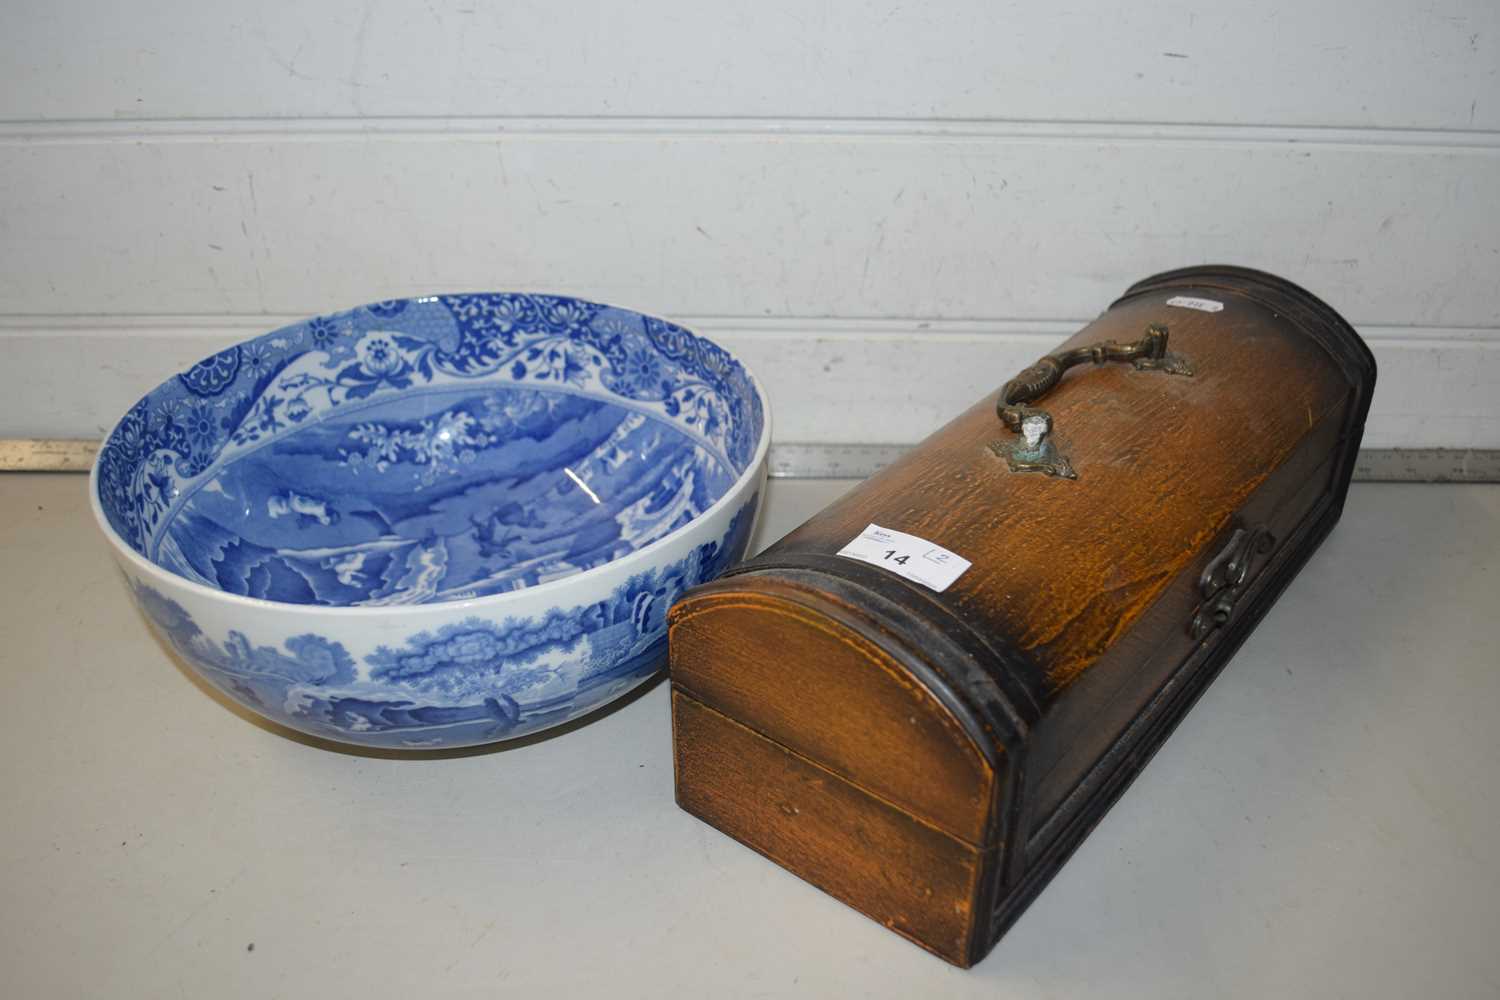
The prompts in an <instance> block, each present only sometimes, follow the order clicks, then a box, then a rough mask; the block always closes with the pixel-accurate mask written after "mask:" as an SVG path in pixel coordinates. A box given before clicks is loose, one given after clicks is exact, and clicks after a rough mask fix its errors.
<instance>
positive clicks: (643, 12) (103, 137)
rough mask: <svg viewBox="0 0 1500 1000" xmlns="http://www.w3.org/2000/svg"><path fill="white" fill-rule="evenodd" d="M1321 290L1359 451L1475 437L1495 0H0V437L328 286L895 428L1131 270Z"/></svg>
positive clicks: (865, 436)
mask: <svg viewBox="0 0 1500 1000" xmlns="http://www.w3.org/2000/svg"><path fill="white" fill-rule="evenodd" d="M1208 261H1215V262H1230V263H1241V264H1246V265H1250V266H1254V267H1260V268H1264V269H1267V270H1270V271H1274V272H1276V273H1279V274H1282V275H1285V276H1287V277H1289V278H1292V279H1293V280H1295V281H1297V282H1298V283H1300V284H1303V285H1305V286H1307V287H1309V288H1310V289H1312V290H1313V291H1315V292H1316V293H1318V294H1320V295H1322V296H1323V297H1325V298H1326V299H1327V300H1328V301H1329V302H1331V303H1332V304H1333V305H1334V306H1335V307H1336V308H1338V309H1339V310H1340V311H1341V312H1343V313H1344V315H1345V316H1347V317H1348V318H1349V319H1350V320H1351V321H1352V322H1353V323H1354V324H1355V325H1356V326H1357V327H1358V328H1359V329H1360V330H1361V332H1362V333H1363V334H1364V335H1365V337H1366V338H1367V339H1368V340H1369V341H1370V342H1371V345H1372V347H1373V348H1374V350H1375V353H1376V355H1377V356H1378V358H1379V361H1380V364H1381V375H1380V385H1379V390H1378V391H1377V393H1376V396H1375V405H1374V412H1373V413H1372V415H1371V422H1370V426H1369V428H1368V433H1367V439H1366V440H1367V444H1368V445H1371V446H1380V447H1395V446H1417V445H1433V446H1448V447H1500V388H1497V387H1500V3H1496V2H1495V0H1425V2H1423V3H1420V4H1413V3H1408V2H1405V0H1368V2H1361V0H1322V2H1317V0H1313V2H1302V3H1293V2H1288V0H1220V2H1217V3H1208V4H1203V3H1188V2H1179V0H1164V2H1153V3H1148V4H1121V3H1118V2H1116V0H1074V2H1071V3H1068V4H1057V3H1032V4H1025V3H1019V2H1011V3H1005V2H995V0H945V2H929V3H910V2H903V0H882V2H864V0H840V2H809V0H758V2H755V3H739V4H729V3H723V2H709V0H643V2H639V3H634V4H622V3H606V2H603V0H593V2H565V0H552V2H548V0H527V2H507V3H494V2H486V0H427V2H423V0H416V2H405V3H398V2H393V0H364V2H352V0H351V2H346V0H299V2H296V3H283V2H262V3H243V2H235V3H230V2H227V0H155V2H153V3H150V4H145V3H136V4H120V3H113V2H108V0H7V2H6V3H4V4H3V5H0V343H3V350H4V355H3V357H4V363H3V365H0V437H17V436H91V435H95V434H98V433H101V432H102V431H103V430H105V429H107V427H108V425H109V424H111V423H112V422H113V420H114V418H115V417H116V416H117V415H118V414H119V413H121V412H123V410H124V409H125V408H126V407H127V406H128V405H129V404H130V403H131V402H132V401H133V400H134V399H135V398H137V397H138V396H139V395H141V394H142V393H143V392H145V391H146V390H147V389H149V388H150V387H151V386H153V385H154V384H155V383H156V382H157V381H159V380H160V379H161V378H162V377H164V376H165V375H166V374H167V373H169V372H170V371H173V370H176V369H178V368H181V367H184V366H186V365H188V364H190V363H191V362H192V361H194V360H196V359H197V358H199V357H201V356H202V355H204V354H206V353H209V352H210V351H213V350H215V349H217V348H219V347H220V346H223V345H225V344H227V343H229V342H232V341H234V340H235V339H238V338H241V337H243V336H247V335H250V334H252V333H254V332H257V331H259V330H264V329H270V328H271V327H273V326H276V325H279V324H280V323H282V322H289V321H291V320H293V319H296V318H300V317H302V316H304V315H309V314H313V313H318V312H324V311H328V310H332V309H335V308H343V307H347V306H351V305H355V304H358V303H361V302H365V301H369V300H374V299H382V298H389V297H393V296H399V295H406V294H415V293H430V292H436V291H453V290H477V289H492V288H493V289H521V290H534V291H556V292H565V293H570V294H577V295H582V296H585V297H590V298H595V299H600V300H603V301H607V302H614V303H617V304H621V305H628V306H633V307H635V308H639V309H642V310H644V311H648V312H653V313H657V314H660V315H665V316H669V317H671V318H673V319H676V320H678V321H680V322H684V323H687V324H688V325H690V326H693V327H695V328H697V329H699V330H701V331H703V332H706V333H708V334H709V335H711V336H713V337H715V338H716V339H719V340H720V341H721V342H723V343H725V344H726V345H727V346H729V347H731V349H733V350H735V351H737V352H738V353H740V354H741V355H742V356H743V357H744V358H745V359H746V360H747V361H748V362H749V363H750V364H751V365H752V367H754V368H755V370H756V371H757V373H758V374H759V375H760V376H761V377H762V379H763V380H764V381H765V382H766V383H767V385H768V387H769V390H770V392H771V394H772V399H773V405H774V408H775V412H776V418H777V437H778V438H779V439H780V440H783V441H795V440H801V441H892V442H905V441H914V440H916V439H918V438H920V437H922V436H923V435H924V434H925V433H926V432H927V431H928V430H930V429H932V428H933V427H934V426H936V425H937V424H938V423H940V422H941V421H942V420H943V419H945V418H947V417H948V416H950V415H952V414H953V413H955V412H957V411H958V410H960V409H962V408H963V407H964V406H966V405H967V404H968V403H969V402H971V401H972V400H974V399H976V398H978V397H979V396H980V395H982V394H984V393H985V392H987V391H989V390H990V389H991V388H993V387H994V386H995V385H996V384H998V383H1000V382H1003V381H1004V380H1005V379H1007V378H1009V377H1010V376H1011V375H1012V374H1014V372H1015V370H1017V369H1018V368H1020V367H1021V366H1023V365H1024V364H1026V363H1027V362H1029V361H1031V360H1032V359H1033V358H1034V357H1036V356H1037V355H1039V354H1041V353H1044V352H1045V351H1046V350H1047V349H1048V348H1050V347H1051V346H1052V345H1053V344H1054V343H1056V342H1057V341H1058V340H1060V339H1061V338H1062V337H1063V336H1065V335H1067V334H1069V333H1071V332H1072V330H1074V329H1076V327H1077V326H1079V325H1080V324H1081V323H1082V322H1083V321H1085V320H1086V319H1087V318H1089V317H1091V316H1093V315H1094V314H1096V313H1097V312H1098V311H1099V310H1101V309H1102V308H1104V307H1105V306H1106V305H1107V304H1108V303H1109V302H1110V301H1111V300H1112V299H1113V298H1114V297H1115V296H1116V295H1118V294H1119V293H1120V292H1121V291H1123V290H1124V288H1125V287H1126V285H1128V284H1129V283H1130V282H1132V281H1134V280H1136V279H1138V278H1141V277H1144V276H1146V275H1148V274H1150V273H1152V272H1154V271H1157V270H1161V269H1164V268H1169V267H1177V266H1182V265H1186V264H1193V263H1200V262H1208Z"/></svg>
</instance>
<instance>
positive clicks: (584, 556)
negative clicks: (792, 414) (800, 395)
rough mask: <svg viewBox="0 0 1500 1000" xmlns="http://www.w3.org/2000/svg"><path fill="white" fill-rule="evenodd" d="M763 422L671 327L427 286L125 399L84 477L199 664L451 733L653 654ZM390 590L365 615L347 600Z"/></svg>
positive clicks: (580, 306)
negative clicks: (403, 612) (401, 613)
mask: <svg viewBox="0 0 1500 1000" xmlns="http://www.w3.org/2000/svg"><path fill="white" fill-rule="evenodd" d="M766 436H767V433H766V414H765V413H764V411H763V409H762V403H761V397H760V395H759V392H758V390H757V388H756V387H755V384H754V382H753V380H752V379H751V378H750V376H749V375H748V373H747V372H746V371H745V370H744V368H743V367H742V366H741V365H740V364H739V363H738V362H737V361H735V360H734V358H733V357H731V356H730V355H729V354H728V353H727V352H725V351H724V350H723V349H721V348H719V347H718V346H717V345H715V344H713V343H711V342H710V341H708V340H705V339H703V338H700V337H697V336H695V335H694V334H692V333H690V332H688V331H687V330H684V329H683V328H681V327H678V326H676V325H673V324H671V323H668V322H665V321H662V320H658V319H653V318H651V317H647V316H643V315H640V314H637V313H634V312H630V311H628V310H623V309H617V308H613V307H608V306H603V305H598V304H595V303H590V302H584V301H581V300H577V299H570V298H561V297H555V296H545V295H524V294H474V295H452V296H435V297H429V298H421V299H409V300H397V301H391V302H383V303H377V304H375V305H371V306H363V307H360V308H357V309H352V310H349V311H347V312H342V313H337V314H333V315H328V316H321V317H317V318H314V319H311V320H308V321H306V322H304V323H298V324H295V325H292V326H289V327H285V328H283V329H280V330H277V331H275V332H272V333H269V334H266V335H264V336H261V337H258V338H255V339H253V340H250V341H247V342H245V343H243V344H240V345H238V346H235V347H232V348H229V349H227V350H224V351H221V352H219V353H217V354H215V355H213V356H212V357H209V358H206V359H204V360H203V361H201V362H199V363H198V364H196V365H194V366H193V367H192V368H190V369H189V370H188V371H185V372H183V373H181V374H180V375H178V376H176V377H174V378H173V379H171V380H169V381H168V382H166V383H163V384H162V385H161V386H160V387H158V388H157V389H156V390H155V391H153V392H152V393H151V394H150V395H148V396H147V397H146V398H145V399H142V400H141V401H140V402H139V403H137V404H136V405H135V406H134V407H132V408H131V409H130V411H129V412H128V413H127V414H126V416H125V417H124V418H122V419H121V421H120V422H119V424H117V425H116V427H115V429H114V430H113V432H112V433H111V434H110V436H109V438H108V439H107V440H106V442H105V444H104V447H103V448H102V449H101V452H100V456H99V460H98V464H97V468H96V480H95V481H96V488H97V491H98V492H97V499H98V501H99V508H100V511H101V513H102V517H103V519H104V520H105V521H106V522H107V523H108V525H109V527H110V528H111V529H112V530H113V533H114V534H115V535H117V536H118V540H119V541H120V542H121V543H122V546H123V547H125V548H128V549H129V550H132V551H133V552H135V553H136V554H138V555H140V556H141V557H143V558H144V559H145V560H147V561H148V562H149V563H151V564H153V565H154V566H155V567H157V568H159V569H160V570H162V571H164V572H165V575H158V577H157V579H154V580H153V579H152V578H151V577H152V574H151V573H148V572H146V571H145V570H143V569H142V568H140V567H139V566H134V565H131V564H130V562H129V560H127V561H126V564H125V568H126V576H127V581H128V582H129V585H130V587H131V591H132V594H133V596H134V598H135V600H136V601H137V603H138V604H139V605H140V607H141V608H142V610H143V611H144V612H145V614H146V615H147V617H148V618H149V619H150V620H151V621H152V622H153V624H154V625H155V627H156V628H157V630H158V631H159V632H160V633H161V635H162V636H163V638H164V640H165V641H166V643H167V644H168V645H170V646H171V648H172V649H173V650H175V651H176V653H177V654H179V655H180V656H181V657H182V658H183V659H184V660H185V661H186V662H187V663H188V664H189V665H191V666H192V667H193V668H194V669H195V670H196V671H198V672H199V673H200V674H201V675H202V676H203V677H204V678H205V679H207V680H208V681H209V682H210V683H212V684H213V685H215V686H216V687H217V688H219V689H220V690H222V691H223V692H225V693H226V694H227V695H229V696H230V697H231V698H233V699H234V700H236V701H238V702H239V703H241V704H242V705H244V706H246V707H247V708H249V709H251V710H253V711H255V712H257V713H259V714H260V715H263V716H265V717H266V718H268V719H271V720H273V721H275V722H278V723H282V724H285V725H287V726H290V727H292V728H295V729H298V730H301V731H303V732H307V733H310V734H313V735H316V736H321V737H325V738H329V739H333V740H337V741H342V742H347V743H356V744H363V745H367V746H377V747H396V748H401V747H419V748H434V747H456V746H465V745H471V744H476V743H484V742H490V741H494V740H500V739H508V738H513V737H516V736H521V735H524V734H526V733H530V732H535V731H537V730H540V729H543V728H546V727H548V726H552V725H556V724H557V723H559V722H562V721H565V720H567V719H570V718H573V717H576V716H578V715H580V714H582V713H583V712H586V711H588V710H589V709H591V708H594V707H597V706H599V705H602V704H604V703H606V702H608V701H610V700H612V699H614V698H616V697H618V696H619V695H621V694H623V693H624V692H625V691H627V690H629V689H630V688H632V687H634V686H636V685H637V684H639V683H640V682H642V681H643V680H645V679H647V678H648V677H650V676H651V675H652V674H653V673H654V672H655V671H656V670H657V669H658V668H659V667H660V666H661V665H662V663H663V661H664V658H665V652H666V622H665V616H666V611H667V608H668V607H670V606H671V604H672V603H673V601H675V600H676V598H677V596H678V595H679V594H680V593H681V592H682V591H683V590H684V589H686V588H687V587H690V586H694V585H696V584H698V583H702V582H704V581H706V580H709V579H712V578H714V577H715V576H717V575H719V574H720V573H722V572H723V571H724V570H725V569H727V568H728V567H729V566H731V565H732V564H733V563H734V562H736V561H737V560H739V559H740V558H742V557H743V556H744V554H745V549H746V546H747V545H748V544H749V540H750V530H751V526H752V524H753V522H754V517H755V512H756V506H757V503H758V499H759V498H758V495H757V490H758V486H759V481H760V480H759V479H757V478H755V477H754V476H751V475H750V473H752V472H756V473H758V474H759V475H761V476H763V474H764V467H763V455H764V452H763V449H764V446H765V438H766ZM730 500H732V502H729V501H730ZM721 501H725V502H724V503H721ZM716 505H718V506H716ZM673 540H675V542H676V544H673ZM656 542H663V545H662V546H660V547H657V548H655V549H653V550H652V551H654V552H656V553H658V554H657V555H655V556H654V557H647V558H642V559H639V560H637V562H636V564H633V565H632V567H631V568H630V569H628V570H626V569H623V568H622V569H621V570H620V571H619V572H618V573H617V574H616V575H613V576H610V577H606V578H597V577H596V576H593V575H588V576H583V575H580V574H583V573H584V572H585V571H587V570H591V569H599V568H601V567H604V566H606V564H610V563H613V562H616V561H618V560H620V559H622V558H626V557H630V556H632V555H633V554H635V553H639V552H641V551H642V550H643V549H645V548H646V547H647V546H651V545H652V544H653V543H656ZM574 577H577V579H576V580H573V579H572V578H574ZM178 581H180V582H178ZM554 581H563V582H562V583H560V584H559V585H558V587H555V588H549V589H548V590H547V591H546V595H547V596H545V597H543V596H541V592H537V593H538V596H537V597H536V599H534V600H531V601H529V602H527V603H524V604H522V605H517V604H515V603H514V602H507V601H500V600H498V599H500V598H503V597H504V596H505V595H507V594H518V592H525V591H528V590H530V589H531V588H534V587H537V586H538V585H542V584H550V583H552V582H554ZM195 584H196V585H198V586H193V585H195ZM205 588H206V589H205ZM225 595H233V596H230V597H227V598H226V596H225ZM518 596H521V595H518ZM240 597H248V598H256V599H260V600H261V601H269V602H272V603H271V604H269V605H268V604H256V605H255V606H254V609H253V610H254V613H253V614H252V613H250V610H248V609H247V610H235V608H236V607H237V606H236V605H233V604H232V603H227V602H232V601H234V600H236V599H237V598H240ZM486 599H489V600H488V601H486ZM471 602H472V603H471ZM398 606H405V607H407V608H408V609H409V612H408V615H407V616H406V617H400V618H396V617H385V616H382V617H380V618H379V619H377V620H378V622H379V624H380V627H379V629H378V630H372V629H371V628H370V627H369V625H368V624H364V625H362V624H360V623H361V622H365V623H368V622H370V621H371V619H368V618H354V617H340V616H341V615H343V616H348V615H349V613H350V609H360V610H363V611H365V612H368V611H370V610H373V609H379V608H392V609H394V608H396V607H398ZM518 607H519V608H523V609H524V610H517V609H518ZM293 612H300V614H294V613H293ZM309 612H311V614H309ZM211 623H226V624H211ZM377 633H378V638H377V637H376V636H377Z"/></svg>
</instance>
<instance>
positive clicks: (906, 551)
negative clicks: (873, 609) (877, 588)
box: [839, 524, 972, 593]
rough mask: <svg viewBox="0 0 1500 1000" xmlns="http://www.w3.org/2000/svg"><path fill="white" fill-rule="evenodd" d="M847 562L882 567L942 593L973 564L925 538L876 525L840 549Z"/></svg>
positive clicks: (840, 553)
mask: <svg viewBox="0 0 1500 1000" xmlns="http://www.w3.org/2000/svg"><path fill="white" fill-rule="evenodd" d="M839 555H841V556H844V557H845V558H847V559H858V560H859V561H860V562H866V563H870V564H871V565H872V566H879V567H880V568H881V569H885V570H888V571H890V572H892V573H895V574H896V575H897V576H901V577H905V578H906V579H908V580H911V581H913V582H915V583H920V584H921V585H922V586H924V587H927V588H929V589H931V590H935V591H937V592H938V593H942V592H943V591H945V590H947V589H948V587H949V585H951V584H952V583H953V581H954V580H957V579H958V578H959V577H960V576H962V575H963V573H964V571H965V570H967V569H968V568H969V566H970V565H972V564H971V563H970V562H969V560H967V559H965V558H964V557H963V556H961V555H958V554H957V553H955V552H950V551H948V550H947V549H945V548H943V547H942V546H941V545H935V544H933V543H932V542H929V541H928V540H927V539H925V538H918V537H917V536H916V535H908V534H907V533H906V532H904V531H893V530H892V529H890V528H882V527H881V526H880V525H878V524H872V525H870V526H869V527H867V528H866V529H865V530H864V531H861V532H860V533H859V536H858V537H857V538H855V539H854V540H853V541H851V542H850V543H849V544H848V545H845V546H844V547H843V548H842V549H839Z"/></svg>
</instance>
